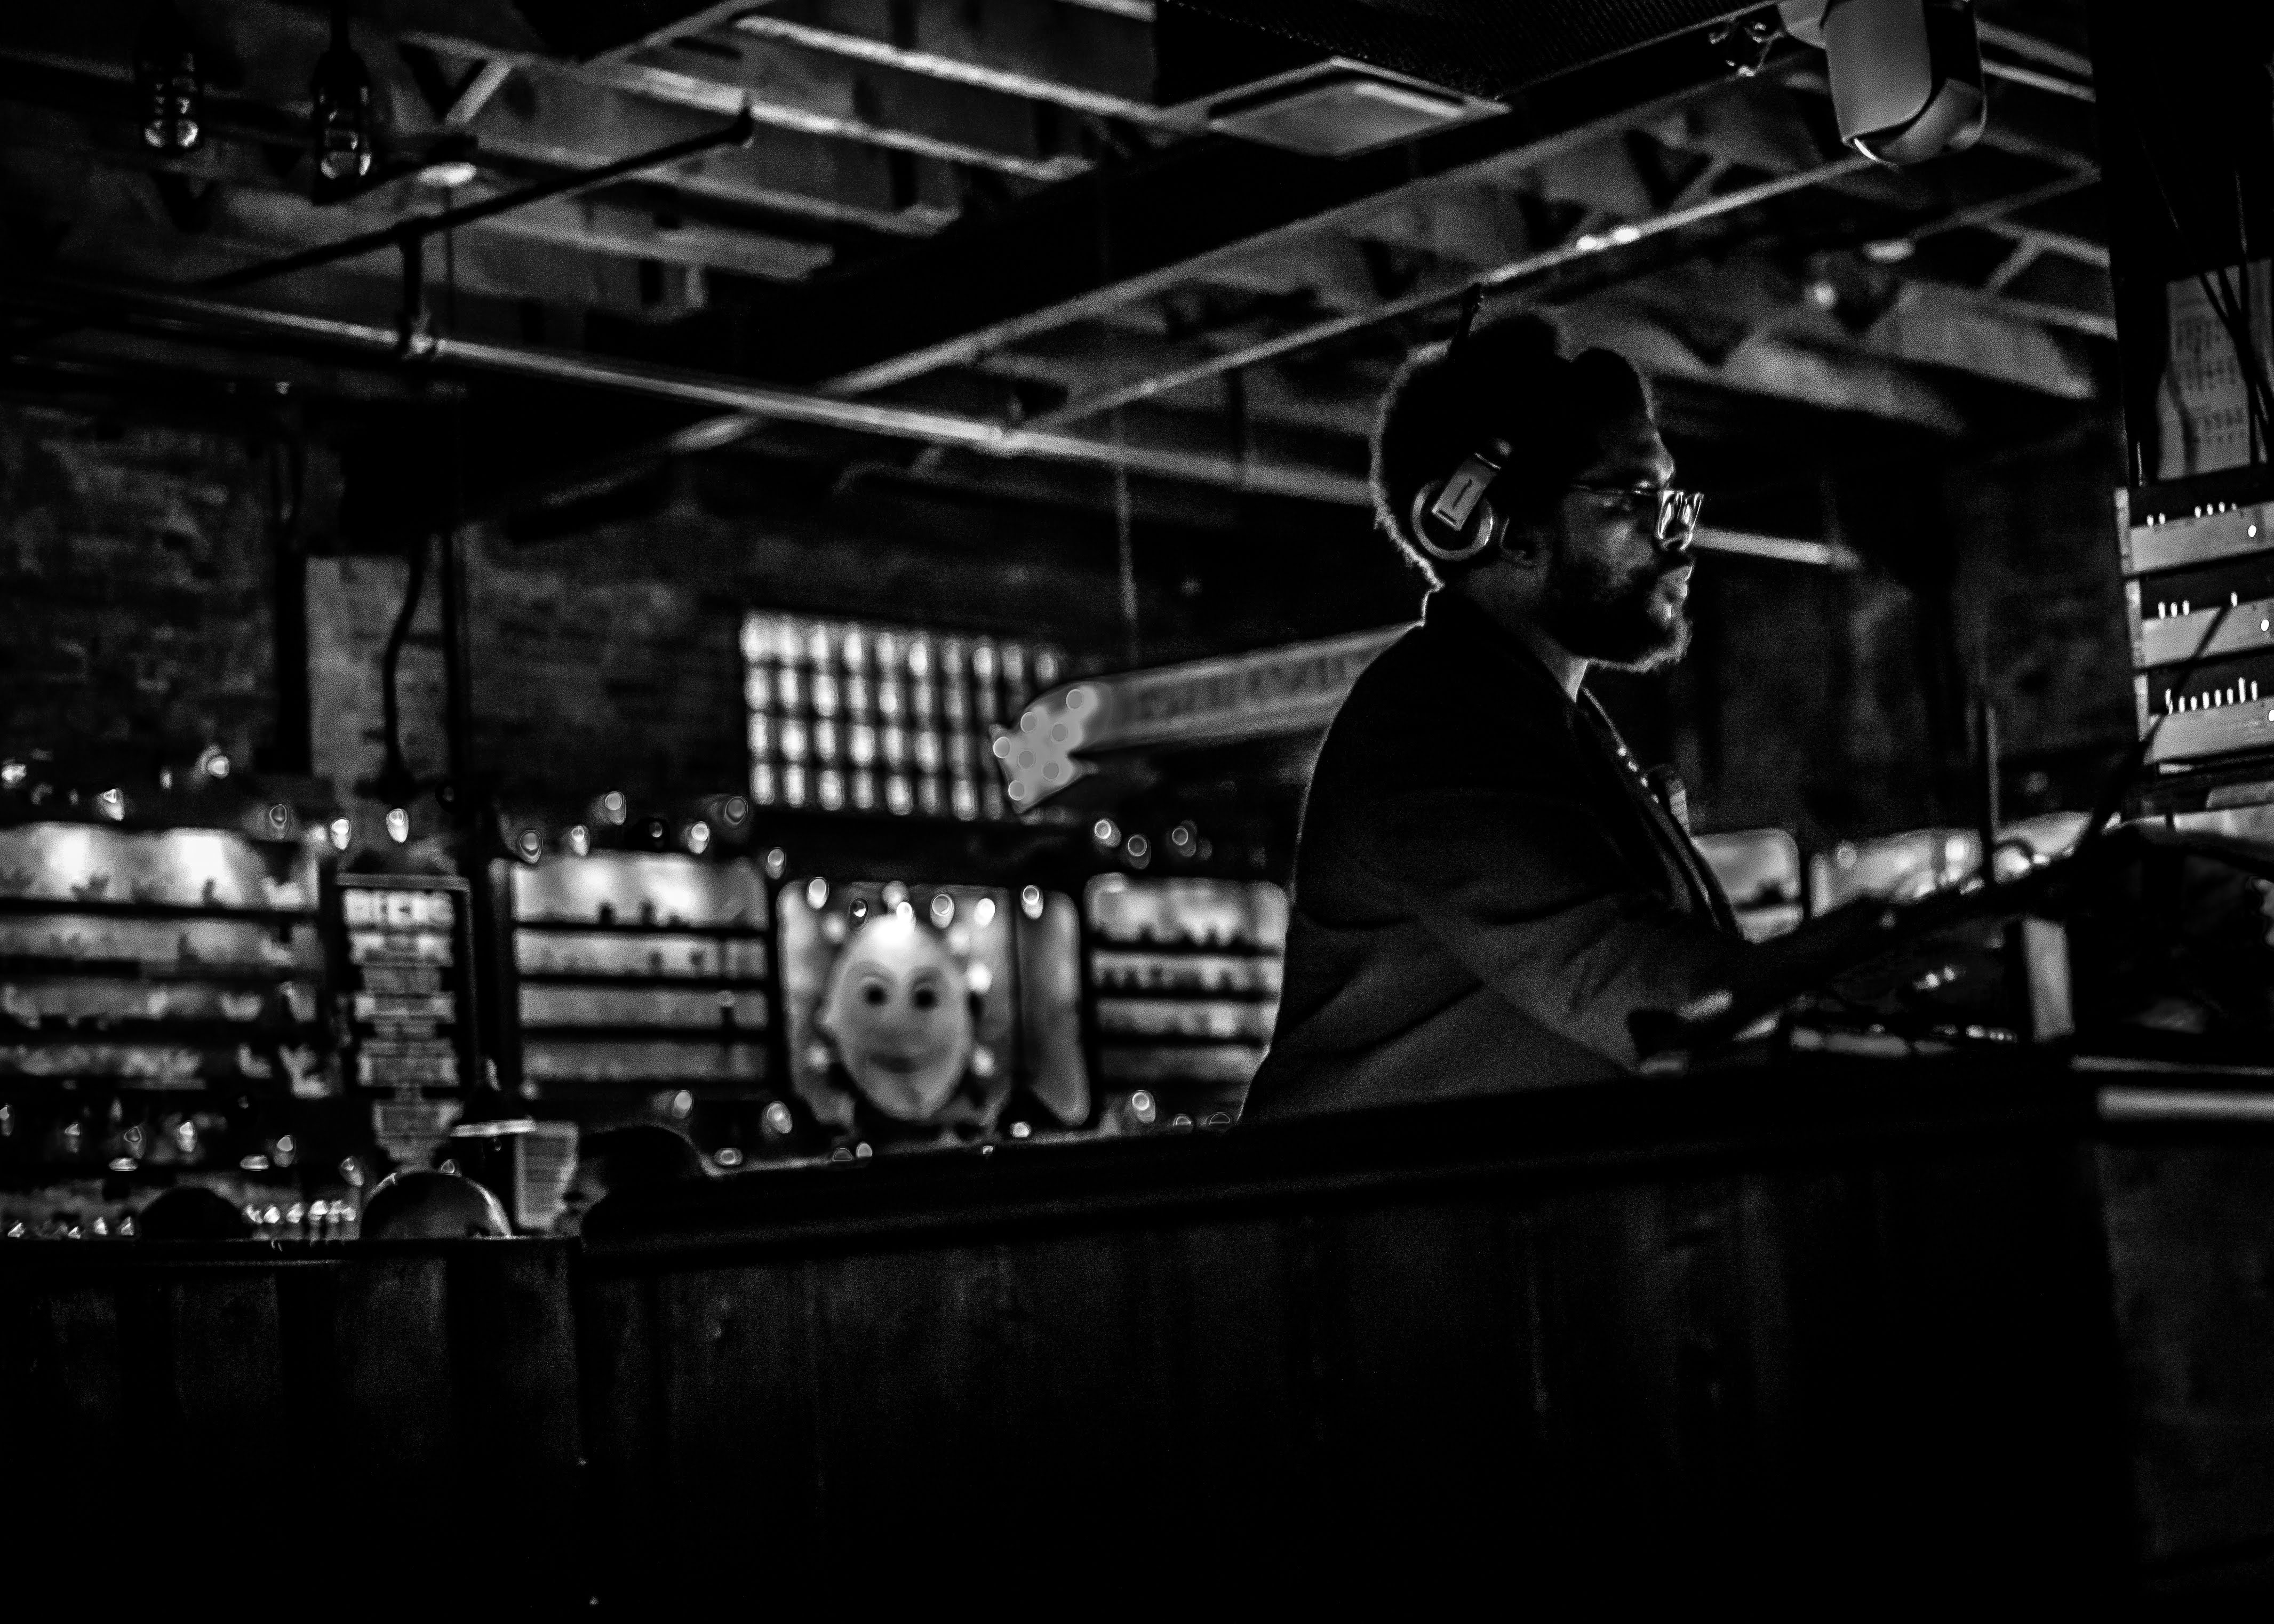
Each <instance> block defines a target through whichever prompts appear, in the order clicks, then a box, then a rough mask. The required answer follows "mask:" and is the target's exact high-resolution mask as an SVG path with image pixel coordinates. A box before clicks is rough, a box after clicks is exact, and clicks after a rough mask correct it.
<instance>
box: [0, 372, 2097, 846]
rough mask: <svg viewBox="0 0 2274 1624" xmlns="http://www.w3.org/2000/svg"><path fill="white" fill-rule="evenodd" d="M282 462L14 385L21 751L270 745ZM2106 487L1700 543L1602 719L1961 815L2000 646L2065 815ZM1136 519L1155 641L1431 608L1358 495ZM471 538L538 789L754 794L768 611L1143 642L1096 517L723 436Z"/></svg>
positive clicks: (355, 757) (370, 566)
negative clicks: (1797, 547) (1787, 547)
mask: <svg viewBox="0 0 2274 1624" xmlns="http://www.w3.org/2000/svg"><path fill="white" fill-rule="evenodd" d="M267 455H268V452H267V447H266V443H265V442H264V441H263V440H262V439H261V438H260V436H259V435H257V434H253V433H249V432H248V433H237V432H230V431H225V430H215V429H212V428H192V427H184V426H181V425H164V424H150V423H142V424H136V425H131V426H122V425H115V424H109V423H105V422H103V421H101V420H98V419H95V418H93V417H87V416H86V415H84V414H74V413H72V412H68V411H64V410H50V409H45V408H26V407H5V408H0V569H4V571H5V582H4V586H0V749H5V750H8V751H17V752H20V751H22V750H25V749H27V748H86V746H87V743H88V741H94V742H95V743H97V744H100V745H102V746H104V747H105V748H129V749H136V750H142V751H145V752H152V753H160V752H162V753H166V754H169V755H170V756H172V757H173V758H174V759H176V760H184V759H187V758H188V757H189V756H194V755H195V753H196V752H197V750H198V749H199V748H201V747H202V746H203V745H205V744H207V743H218V744H220V745H221V746H222V748H225V749H228V750H230V752H231V753H232V754H233V755H236V756H238V757H240V758H241V759H250V758H251V753H252V751H253V750H254V749H255V748H256V747H258V746H260V745H261V744H262V743H263V742H265V741H266V740H267V736H268V733H269V731H270V730H271V728H272V727H273V726H274V718H275V694H274V691H273V688H274V684H273V677H272V670H271V659H272V652H271V650H272V643H271V638H272V628H271V615H270V610H269V592H270V581H271V573H270V571H271V563H270V558H271V541H270V530H269V518H268V513H267V503H268V488H269V487H268V478H269V470H268V465H267ZM331 467H332V463H331V462H329V461H328V459H327V458H325V457H324V456H323V455H321V454H320V453H319V455H316V456H315V457H314V458H312V461H311V468H312V470H313V471H312V476H311V487H312V496H311V499H310V507H311V516H310V517H309V519H308V520H307V521H306V522H305V527H304V528H305V538H306V540H307V543H308V545H309V547H310V549H311V551H312V552H313V553H316V554H317V555H318V556H315V557H313V558H312V559H311V560H310V561H309V578H308V587H307V607H308V621H309V639H310V647H309V683H310V690H311V702H312V734H313V741H314V750H315V756H314V763H313V764H314V767H315V770H316V771H317V773H318V775H319V776H320V777H321V778H327V779H328V780H330V781H331V782H332V783H333V784H334V785H335V786H336V787H337V788H338V790H339V791H340V792H341V793H342V794H343V797H344V798H346V799H349V800H350V801H352V800H355V799H358V796H357V794H356V789H357V786H358V785H359V784H362V783H364V782H365V781H367V780H369V779H370V778H373V776H374V775H375V774H376V772H377V771H378V768H379V765H380V719H379V718H380V698H379V683H378V669H379V654H380V648H381V646H382V645H383V643H384V642H385V640H386V636H387V633H388V628H389V626H390V624H391V622H392V620H393V618H394V615H395V610H396V607H397V605H399V603H400V601H401V598H402V592H403V581H404V575H405V566H404V562H403V558H402V557H401V556H400V555H390V554H374V553H347V552H343V551H341V549H342V547H343V543H342V542H341V541H340V539H339V537H338V535H337V527H336V523H335V520H334V518H333V517H331V516H330V515H332V513H333V512H334V509H335V507H336V504H337V501H338V500H339V499H338V498H337V497H336V496H335V495H334V494H332V492H333V488H334V487H333V485H332V484H331V483H330V482H331V481H332V480H333V479H334V476H332V475H331V474H330V473H329V471H328V470H329V469H330V468H331ZM2115 475H2116V463H2115V459H2114V453H2113V445H2112V440H2111V439H2110V438H2109V437H2108V436H2107V435H2106V434H2105V432H2095V433H2086V434H2080V435H2077V436H2074V437H2072V438H2070V439H2068V440H2063V441H2059V442H2056V443H2053V444H2051V445H2047V446H2043V447H2037V448H2036V449H2034V450H2032V451H2029V452H2027V453H2024V454H2014V455H2007V456H2004V457H2001V458H1999V459H1998V460H1996V461H1994V462H1981V463H1977V464H1965V465H1959V466H1954V467H1952V468H1949V469H1946V470H1896V471H1895V472H1894V474H1891V475H1882V476H1879V485H1878V486H1876V487H1874V486H1872V485H1871V482H1869V481H1866V482H1864V483H1863V484H1861V485H1857V486H1856V487H1855V488H1854V489H1851V490H1849V491H1848V492H1845V493H1842V492H1835V493H1834V500H1832V501H1831V502H1830V503H1829V504H1828V505H1829V506H1830V508H1832V509H1833V511H1834V518H1835V522H1838V523H1848V524H1851V525H1852V526H1854V528H1855V529H1856V534H1855V535H1854V536H1853V537H1852V539H1854V540H1855V541H1856V545H1859V546H1862V547H1864V550H1865V551H1867V552H1868V553H1871V555H1872V556H1873V557H1874V559H1875V560H1876V561H1877V563H1878V564H1879V568H1875V569H1874V570H1872V571H1871V572H1868V573H1865V574H1861V575H1829V574H1826V573H1824V572H1820V571H1812V570H1807V569H1801V568H1792V567H1788V566H1779V565H1773V564H1766V563H1758V562H1751V561H1746V560H1729V559H1713V560H1708V561H1707V563H1706V566H1705V567H1704V568H1702V569H1701V571H1700V575H1699V581H1698V590H1697V593H1696V597H1695V599H1694V601H1695V605H1696V610H1697V614H1698V620H1699V622H1700V635H1699V638H1698V645H1697V649H1696V651H1695V653H1694V654H1693V657H1692V658H1691V660H1690V662H1689V663H1688V664H1687V665H1685V666H1684V667H1683V670H1682V671H1681V672H1680V673H1677V674H1676V675H1675V678H1674V679H1673V680H1671V681H1670V682H1657V681H1652V682H1646V683H1639V684H1637V683H1630V684H1625V685H1618V684H1614V685H1613V686H1614V687H1615V688H1621V690H1622V691H1620V692H1618V693H1615V695H1614V704H1615V708H1616V709H1618V710H1619V711H1621V712H1622V715H1623V719H1624V720H1625V721H1626V722H1627V723H1628V725H1629V726H1630V731H1631V733H1633V734H1634V736H1635V741H1636V743H1637V745H1638V748H1640V749H1641V750H1642V752H1643V753H1644V754H1645V755H1646V756H1652V757H1653V758H1655V759H1667V760H1672V761H1674V762H1675V763H1677V764H1678V765H1679V766H1680V767H1681V768H1682V770H1683V774H1684V776H1685V778H1687V779H1688V780H1689V782H1690V786H1691V792H1692V797H1693V806H1694V808H1695V810H1696V811H1697V813H1698V816H1699V818H1700V820H1701V822H1702V823H1705V824H1706V825H1707V826H1712V827H1722V828H1731V827H1740V826H1744V825H1748V824H1754V823H1781V824H1783V825H1785V826H1787V827H1790V828H1793V829H1795V830H1796V831H1799V832H1800V833H1801V835H1802V836H1803V838H1804V839H1806V840H1808V841H1810V842H1811V843H1818V844H1820V843H1825V842H1828V841H1829V840H1832V839H1836V838H1841V837H1843V836H1849V835H1856V834H1864V833H1871V832H1877V831H1886V830H1892V829H1897V828H1903V827H1910V826H1916V825H1919V824H1923V823H1933V822H1938V821H1951V822H1966V821H1970V820H1971V818H1972V816H1973V811H1972V801H1971V799H1970V798H1971V796H1972V793H1973V790H1972V787H1971V780H1970V778H1969V774H1968V771H1967V768H1966V752H1967V740H1966V729H1965V698H1966V695H1965V677H1966V673H1967V672H1968V671H1969V669H1970V668H1971V667H1972V665H1974V664H1975V663H1976V661H1977V657H1986V666H1987V669H1988V671H1989V672H1990V674H1991V681H1992V691H1993V692H1994V693H1995V695H1996V696H1997V699H1998V703H1999V711H2000V714H2001V719H2002V721H2003V724H2004V732H2005V744H2006V748H2007V752H2008V754H2009V756H2010V757H2011V759H2012V760H2013V762H2014V771H2013V773H2012V774H2011V775H2009V778H2008V784H2007V793H2008V796H2009V800H2010V801H2012V802H2013V803H2014V805H2015V806H2016V807H2017V808H2020V809H2029V808H2032V807H2033V806H2034V805H2036V804H2039V803H2043V804H2052V803H2054V802H2059V801H2066V802H2067V803H2068V804H2076V803H2077V801H2078V800H2079V799H2080V798H2081V797H2082V795H2084V794H2086V793H2089V791H2090V784H2091V781H2092V778H2093V776H2094V773H2095V771H2097V767H2098V765H2099V764H2100V763H2102V762H2103V761H2105V759H2107V758H2109V757H2110V756H2112V755H2113V754H2114V753H2115V752H2116V751H2117V750H2120V748H2121V747H2122V745H2123V743H2124V742H2125V741H2126V740H2127V738H2128V735H2129V729H2130V722H2129V694H2128V688H2127V685H2126V678H2125V664H2124V657H2123V650H2122V628H2121V618H2120V616H2121V611H2120V604H2121V598H2120V592H2119V590H2118V583H2117V581H2116V576H2115V565H2114V555H2113V550H2112V544H2111V542H2110V540H2109V538H2108V534H2107V519H2106V511H2107V509H2106V504H2107V500H2108V497H2107V493H2108V490H2109V488H2110V485H2111V483H2112V480H2113V479H2114V477H2115ZM1890 485H1893V486H1894V487H1897V488H1899V489H1901V490H1904V491H1906V492H1908V493H1907V494H1905V495H1903V496H1902V498H1901V500H1900V501H1897V500H1895V499H1894V498H1891V497H1889V496H1888V495H1887V494H1886V491H1887V489H1888V488H1889V486H1890ZM347 500H349V501H350V502H352V501H353V500H355V493H354V492H352V491H350V492H349V493H348V498H347ZM1344 519H1347V521H1348V522H1347V523H1343V522H1342V521H1343V520H1344ZM1275 523H1276V528H1275ZM1306 523H1308V522H1306ZM1140 538H1141V550H1140V566H1141V571H1140V574H1141V625H1142V628H1143V630H1144V634H1145V635H1144V647H1143V653H1144V655H1145V657H1146V658H1148V659H1166V658H1181V657H1186V656H1189V655H1193V654H1198V653H1201V652H1206V651H1209V650H1214V649H1223V648H1238V647H1249V646H1255V645H1257V644H1261V643H1272V642H1276V641H1283V640H1285V639H1287V638H1290V637H1296V636H1304V635H1322V634H1324V633H1327V632H1330V631H1335V630H1340V629H1345V628H1352V627H1358V626H1365V625H1378V624H1381V623H1383V622H1385V621H1389V620H1396V619H1398V618H1400V617H1401V616H1404V615H1407V614H1410V613H1412V608H1413V600H1414V597H1415V592H1414V586H1413V581H1412V576H1411V575H1408V574H1406V573H1404V572H1402V571H1401V570H1400V569H1399V568H1398V567H1397V565H1396V564H1395V563H1394V562H1392V561H1391V560H1390V559H1389V553H1388V550H1387V549H1386V548H1385V547H1383V546H1382V545H1381V544H1380V543H1379V542H1378V541H1376V540H1374V538H1371V537H1370V536H1369V535H1367V532H1366V530H1365V525H1364V521H1363V518H1362V517H1361V516H1359V515H1327V517H1326V519H1325V520H1324V521H1323V522H1320V523H1316V524H1315V525H1312V526H1311V527H1309V528H1306V525H1305V524H1291V523H1289V522H1288V521H1286V520H1284V519H1280V520H1277V521H1273V520H1271V519H1270V518H1269V516H1268V515H1267V516H1265V517H1263V518H1260V519H1259V520H1258V521H1257V522H1256V523H1254V524H1248V523H1246V522H1245V521H1242V522H1241V523H1239V524H1238V525H1236V526H1230V525H1228V526H1226V527H1225V528H1224V529H1223V530H1218V531H1216V532H1214V533H1210V532H1209V531H1208V530H1205V529H1203V528H1201V527H1199V526H1197V525H1194V524H1190V523H1186V524H1183V525H1181V526H1179V525H1176V524H1170V523H1156V524H1154V525H1152V526H1151V527H1149V528H1148V529H1144V530H1141V532H1140ZM466 545H467V550H468V559H469V563H468V580H469V593H470V602H471V628H472V630H471V643H472V648H473V661H472V669H473V677H474V697H475V731H476V741H477V754H478V757H479V759H480V761H481V763H483V764H484V765H485V766H486V767H487V768H488V769H489V770H490V771H492V772H493V773H494V775H495V776H496V778H497V781H498V783H499V784H500V786H501V788H502V790H503V792H504V793H505V794H506V795H507V796H508V799H509V800H511V801H515V802H517V803H519V804H521V805H524V806H529V807H531V808H544V807H551V808H560V809H566V808H568V807H569V806H572V805H574V804H576V803H577V802H580V801H582V800H584V799H585V798H588V797H590V796H591V795H592V794H595V793H598V792H599V791H600V790H601V789H604V788H621V789H623V790H624V791H626V792H627V793H629V794H631V795H632V796H633V797H634V798H635V800H636V801H643V802H646V801H672V800H680V799H685V798H689V797H692V796H696V795H700V794H704V793H719V792H723V791H726V790H727V789H729V788H731V787H733V786H736V785H737V784H739V783H740V782H741V779H742V767H743V758H742V710H741V703H740V698H739V668H738V657H737V652H736V648H735V635H736V630H737V627H738V624H739V620H740V616H741V614H742V611H743V609H744V608H745V607H747V606H749V605H765V606H775V607H784V608H791V609H798V610H804V611H808V612H815V613H848V614H862V615H867V616H870V617H871V618H875V619H880V620H905V621H907V622H910V623H915V624H922V625H929V626H933V627H940V628H955V629H962V630H990V631H998V632H1005V631H1007V632H1014V633H1017V634H1020V635H1029V636H1041V637H1049V638H1050V639H1052V640H1054V641H1057V642H1058V643H1062V644H1064V645H1065V646H1067V647H1069V648H1072V649H1073V650H1077V651H1086V652H1088V653H1089V654H1090V655H1092V656H1093V657H1095V658H1098V659H1100V660H1101V661H1104V662H1109V663H1110V662H1118V658H1119V650H1120V648H1121V645H1122V642H1123V628H1122V627H1121V624H1120V620H1119V612H1118V585H1117V582H1116V575H1115V568H1116V566H1115V551H1114V543H1113V537H1112V531H1111V525H1110V523H1107V522H1106V521H1105V520H1104V519H1103V518H1102V517H1099V516H1097V515H1084V514H1082V513H1081V512H1079V511H1076V510H1073V509H1065V508H1056V509H1053V508H1033V507H1023V508H1022V507H1011V506H1006V505H996V506H993V507H989V506H987V505H984V504H982V503H979V502H977V501H976V500H964V499H957V498H953V497H949V496H945V495H941V494H939V493H937V492H922V491H918V490H916V489H915V488H914V487H911V486H909V485H907V484H905V483H903V482H895V481H892V480H890V479H885V480H872V479H869V478H866V477H856V478H854V479H852V480H849V481H845V482H842V483H840V484H834V485H832V484H831V483H829V482H827V481H826V480H817V478H816V477H814V476H812V475H802V476H801V475H798V474H796V473H795V472H794V471H791V472H784V471H783V470H780V469H779V468H770V467H768V466H767V465H764V464H759V463H756V462H738V461H736V460H734V459H731V458H721V459H712V460H710V461H708V462H704V463H701V464H697V465H695V466H693V467H690V468H687V469H682V470H677V471H675V472H674V473H673V474H671V475H669V476H668V477H665V478H663V479H661V480H659V481H658V482H655V485H654V488H653V489H652V490H651V491H649V492H647V493H646V494H645V495H644V497H643V498H642V499H641V500H639V501H638V502H636V503H634V504H632V505H630V506H629V507H623V506H621V505H620V506H619V507H618V508H615V509H614V510H612V511H607V512H601V511H597V510H596V511H594V512H591V513H588V514H582V515H578V514H571V515H567V516H566V517H565V518H560V519H556V520H554V521H553V522H552V523H548V524H547V525H546V527H545V528H544V529H543V530H542V531H541V532H540V531H538V530H533V529H531V528H529V527H526V526H523V527H517V528H516V530H512V531H508V529H507V528H505V527H503V526H498V525H490V526H478V527H474V528H473V529H472V530H470V531H469V533H468V535H467V539H466ZM438 596H439V595H438V592H437V590H435V587H434V584H433V582H431V581H430V583H429V590H428V592H427V595H426V601H425V605H423V607H422V609H421V612H420V614H419V616H418V620H416V622H415V623H414V626H413V629H412V635H411V637H410V644H409V647H408V648H407V649H406V650H405V653H404V657H403V667H402V692H403V721H404V726H403V736H404V747H405V752H406V755H407V756H409V758H410V763H411V765H412V766H413V768H414V769H415V770H417V771H420V772H421V773H425V774H437V773H439V772H440V771H441V768H442V766H443V764H444V746H443V733H442V728H441V725H440V718H441V710H442V683H441V661H440V620H439V617H438V614H437V601H438Z"/></svg>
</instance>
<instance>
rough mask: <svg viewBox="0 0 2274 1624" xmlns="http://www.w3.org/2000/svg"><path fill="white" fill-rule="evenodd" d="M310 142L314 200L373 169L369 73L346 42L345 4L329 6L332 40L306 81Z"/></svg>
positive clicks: (335, 192)
mask: <svg viewBox="0 0 2274 1624" xmlns="http://www.w3.org/2000/svg"><path fill="white" fill-rule="evenodd" d="M308 100H309V102H310V103H311V104H312V105H311V107H310V109H309V113H308V131H309V141H310V144H311V146H312V149H313V153H314V156H315V161H316V185H315V196H316V200H317V201H318V202H323V201H325V200H326V199H328V198H331V197H336V196H338V195H340V194H341V193H342V192H343V191H344V190H345V189H346V188H348V187H350V186H351V185H352V184H354V183H355V182H357V181H358V180H361V179H362V178H363V177H365V176H366V175H368V174H370V173H371V164H372V121H371V72H370V71H369V70H368V69H366V68H365V66H364V65H363V58H362V57H360V56H357V55H356V54H355V48H354V47H353V46H352V45H350V43H349V42H348V13H347V8H346V7H345V6H335V7H334V8H333V10H332V42H331V45H330V47H329V48H328V49H327V50H326V51H325V52H324V54H323V55H322V56H319V57H317V58H316V71H315V75H314V77H313V78H312V79H310V80H309V81H308Z"/></svg>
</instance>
